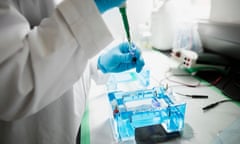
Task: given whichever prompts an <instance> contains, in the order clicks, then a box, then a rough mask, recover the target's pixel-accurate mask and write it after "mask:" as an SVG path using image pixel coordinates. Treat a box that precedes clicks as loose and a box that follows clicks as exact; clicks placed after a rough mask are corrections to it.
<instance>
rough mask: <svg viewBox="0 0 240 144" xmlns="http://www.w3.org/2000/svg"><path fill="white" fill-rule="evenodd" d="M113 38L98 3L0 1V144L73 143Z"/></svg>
mask: <svg viewBox="0 0 240 144" xmlns="http://www.w3.org/2000/svg"><path fill="white" fill-rule="evenodd" d="M50 14H51V16H50ZM48 16H49V17H48ZM43 17H47V18H45V19H43ZM42 19H43V20H42ZM35 25H38V26H36V27H32V29H31V28H30V26H35ZM111 38H112V37H111V35H110V33H109V32H108V30H107V28H106V26H105V24H104V22H103V20H102V18H101V15H100V14H99V12H98V9H97V8H96V6H95V3H94V0H65V1H63V2H62V3H61V4H59V5H58V6H57V8H56V9H55V10H54V4H53V0H1V1H0V144H75V141H76V135H77V131H78V128H79V125H80V123H81V118H82V116H83V112H84V107H85V100H86V96H87V94H88V88H89V84H90V83H89V81H90V77H91V75H92V74H94V73H92V72H93V71H96V65H95V66H94V65H91V66H90V65H89V59H90V58H91V57H93V56H95V55H96V54H97V53H98V52H99V51H100V49H102V48H103V47H104V46H106V44H108V43H109V42H110V41H111V40H112V39H111ZM93 69H95V70H93ZM95 76H96V74H95ZM76 82H77V83H76ZM74 84H75V85H74ZM73 85H74V88H75V89H73Z"/></svg>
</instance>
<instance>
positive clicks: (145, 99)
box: [108, 87, 186, 142]
mask: <svg viewBox="0 0 240 144" xmlns="http://www.w3.org/2000/svg"><path fill="white" fill-rule="evenodd" d="M108 98H109V102H110V105H111V112H112V115H111V124H112V128H113V132H114V136H115V138H116V140H117V141H118V142H121V141H129V140H134V138H135V128H139V127H144V126H151V125H156V124H161V125H162V126H163V128H164V129H165V130H166V132H168V133H171V132H178V131H181V130H182V129H183V126H184V115H185V108H186V103H182V102H181V103H178V102H176V101H175V100H174V98H173V96H172V95H171V94H168V93H167V92H166V91H165V89H164V88H162V87H156V88H153V89H146V90H136V91H131V92H123V91H115V92H109V93H108Z"/></svg>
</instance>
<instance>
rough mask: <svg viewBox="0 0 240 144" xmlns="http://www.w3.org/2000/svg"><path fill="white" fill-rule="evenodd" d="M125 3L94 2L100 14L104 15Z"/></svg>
mask: <svg viewBox="0 0 240 144" xmlns="http://www.w3.org/2000/svg"><path fill="white" fill-rule="evenodd" d="M125 1H126V0H95V3H96V5H97V7H98V10H99V11H100V13H104V12H105V11H107V10H109V9H111V8H114V7H117V6H121V5H122V4H123V3H124V2H125Z"/></svg>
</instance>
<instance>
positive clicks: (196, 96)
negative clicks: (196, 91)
mask: <svg viewBox="0 0 240 144" xmlns="http://www.w3.org/2000/svg"><path fill="white" fill-rule="evenodd" d="M175 93H176V94H179V95H182V96H186V97H190V98H193V99H207V98H208V96H207V95H187V94H181V93H178V92H175Z"/></svg>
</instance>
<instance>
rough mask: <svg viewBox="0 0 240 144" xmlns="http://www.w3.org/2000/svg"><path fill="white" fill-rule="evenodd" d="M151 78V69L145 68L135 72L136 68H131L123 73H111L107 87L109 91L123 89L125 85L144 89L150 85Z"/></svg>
mask: <svg viewBox="0 0 240 144" xmlns="http://www.w3.org/2000/svg"><path fill="white" fill-rule="evenodd" d="M149 80H150V70H149V69H143V70H142V71H141V72H140V73H137V72H135V70H130V71H126V72H122V73H114V74H111V76H110V78H109V80H108V82H107V84H106V87H107V91H108V92H111V91H117V90H123V89H124V87H128V88H130V87H132V89H142V88H146V87H148V86H149V84H150V81H149ZM121 85H123V86H121Z"/></svg>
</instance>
